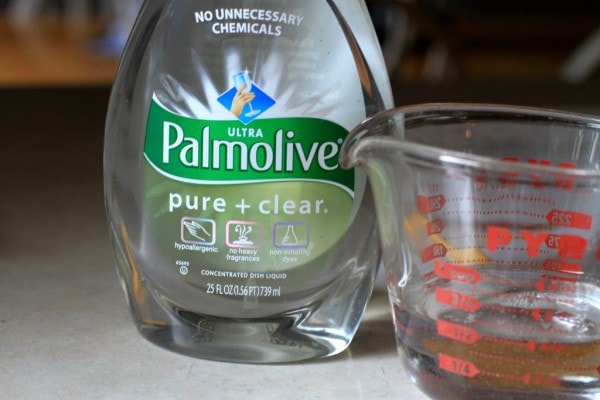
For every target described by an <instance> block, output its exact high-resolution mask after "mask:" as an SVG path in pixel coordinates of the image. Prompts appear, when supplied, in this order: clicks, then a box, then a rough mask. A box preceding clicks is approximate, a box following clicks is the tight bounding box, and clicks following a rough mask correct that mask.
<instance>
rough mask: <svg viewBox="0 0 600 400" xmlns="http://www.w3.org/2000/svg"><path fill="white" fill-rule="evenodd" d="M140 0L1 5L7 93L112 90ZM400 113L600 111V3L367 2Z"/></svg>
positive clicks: (0, 77) (1, 73)
mask: <svg viewBox="0 0 600 400" xmlns="http://www.w3.org/2000/svg"><path fill="white" fill-rule="evenodd" d="M140 3H141V1H140V0H0V88H3V87H4V88H15V87H80V86H90V85H91V86H109V85H110V84H111V82H112V79H113V76H114V73H115V69H116V65H117V62H118V58H119V55H120V52H121V50H122V48H123V45H124V42H125V40H126V37H127V34H128V32H129V28H130V26H131V24H132V22H133V20H134V18H135V14H136V12H137V10H138V9H139V6H140ZM368 5H369V8H370V11H371V14H372V17H373V21H374V23H375V25H376V28H377V32H378V35H379V37H380V40H381V43H382V46H383V49H384V54H385V57H386V62H387V65H388V69H389V74H390V77H391V79H392V82H393V86H394V93H395V97H396V102H397V104H398V105H402V104H409V103H418V102H430V101H476V102H503V103H514V104H526V105H544V106H545V105H548V106H563V105H565V106H570V107H572V106H573V105H582V106H583V107H584V108H585V107H587V106H588V105H590V104H592V105H593V104H595V103H600V99H598V95H597V93H598V90H597V89H600V1H598V0H551V1H548V0H368Z"/></svg>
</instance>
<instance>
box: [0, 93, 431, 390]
mask: <svg viewBox="0 0 600 400" xmlns="http://www.w3.org/2000/svg"><path fill="white" fill-rule="evenodd" d="M104 94H105V93H104V92H100V93H96V92H95V91H92V92H90V93H85V92H84V93H76V94H75V95H72V94H67V95H61V96H59V97H57V96H56V94H55V93H54V94H53V93H52V92H51V93H50V94H49V95H48V96H50V97H44V95H42V94H36V95H35V96H33V98H25V97H24V98H22V99H17V100H15V101H12V102H11V104H10V105H9V104H7V103H6V102H5V101H4V102H3V101H2V100H3V98H2V97H1V96H0V106H1V107H3V109H4V111H0V119H2V123H3V128H0V131H2V132H3V133H2V136H3V139H2V146H0V182H1V183H2V195H1V196H0V367H1V370H2V372H1V373H0V399H2V400H3V399H128V400H131V399H139V398H144V399H146V398H150V399H196V398H201V399H211V398H215V399H264V400H268V399H282V398H284V399H286V400H293V399H344V398H348V399H395V400H397V399H407V400H423V399H426V397H425V395H423V394H422V393H421V392H420V391H419V390H418V389H417V388H416V387H415V386H414V385H413V384H412V383H410V382H409V380H408V378H407V376H406V375H405V374H404V372H403V370H402V367H401V365H400V361H399V358H398V356H397V354H396V350H395V344H394V338H393V331H392V322H391V315H390V311H389V308H388V304H387V298H386V294H385V293H384V292H383V291H382V290H377V291H376V292H375V294H374V296H373V298H372V301H371V303H370V304H369V307H368V310H367V314H366V316H365V319H364V321H363V323H362V324H361V326H360V328H359V330H358V333H357V335H356V337H355V339H354V341H353V343H352V345H351V346H350V348H349V349H348V350H347V351H345V352H344V353H343V354H341V355H339V356H336V357H333V358H329V359H325V360H321V361H314V362H306V363H300V364H292V365H267V366H264V365H261V366H256V365H242V364H228V363H220V362H214V361H204V360H198V359H194V358H189V357H185V356H181V355H177V354H173V353H170V352H168V351H166V350H163V349H161V348H159V347H157V346H155V345H153V344H150V343H149V342H147V341H145V340H144V339H143V338H142V337H141V336H140V335H139V334H138V333H137V331H136V329H135V327H134V324H133V322H132V320H131V318H130V316H129V311H128V308H127V306H126V304H125V297H124V295H123V293H122V291H121V289H120V287H119V283H118V280H117V275H116V272H115V268H114V263H113V258H112V253H111V249H110V244H109V238H108V233H107V227H106V222H105V217H104V207H103V199H102V182H101V153H102V122H103V113H104V101H105V98H103V97H101V96H100V98H95V99H94V96H98V95H104ZM52 96H54V97H52ZM27 104H32V105H34V104H37V106H36V107H31V108H29V109H28V110H27V111H24V110H25V109H26V108H27V107H26V105H27Z"/></svg>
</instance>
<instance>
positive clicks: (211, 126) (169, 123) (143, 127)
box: [105, 0, 392, 363]
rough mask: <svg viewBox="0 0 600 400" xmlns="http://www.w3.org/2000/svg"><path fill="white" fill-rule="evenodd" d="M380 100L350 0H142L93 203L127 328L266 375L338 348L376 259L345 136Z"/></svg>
mask: <svg viewBox="0 0 600 400" xmlns="http://www.w3.org/2000/svg"><path fill="white" fill-rule="evenodd" d="M391 106H392V100H391V93H390V88H389V82H388V80H387V73H386V70H385V65H384V64H383V60H382V57H381V54H380V51H379V47H378V43H377V39H376V37H375V34H374V32H373V29H372V26H371V23H370V20H369V15H368V13H367V11H366V7H365V5H364V3H363V2H362V1H358V0H356V1H355V0H353V1H345V0H344V1H325V0H319V1H317V0H312V1H306V0H256V1H247V0H227V1H207V0H204V1H201V0H197V1H173V0H171V1H161V0H149V1H146V2H145V4H144V6H143V8H142V10H141V14H140V16H139V18H138V21H137V23H136V25H135V27H134V30H133V33H132V36H131V37H130V40H129V43H128V45H127V48H126V50H125V54H124V56H123V59H122V61H121V65H120V68H119V71H118V74H117V79H116V81H115V84H114V89H113V93H112V96H111V100H110V105H109V112H108V117H107V126H106V144H105V187H106V203H107V210H108V215H109V220H110V221H109V222H110V227H111V233H112V238H113V243H114V248H115V255H116V261H117V267H118V272H119V276H120V278H121V280H122V282H123V284H124V287H125V289H126V294H127V298H128V300H129V304H130V307H131V310H132V314H133V316H134V319H135V322H136V324H137V327H138V329H139V331H140V332H141V333H142V335H143V336H145V337H146V338H147V339H149V340H150V341H152V342H154V343H156V344H158V345H161V346H163V347H166V348H168V349H171V350H173V351H176V352H179V353H183V354H187V355H191V356H195V357H201V358H208V359H216V360H223V361H235V362H255V363H272V362H288V361H297V360H302V359H308V358H315V357H324V356H328V355H332V354H336V353H339V352H340V351H342V350H344V349H345V348H346V347H347V346H348V344H349V342H350V340H351V339H352V336H353V335H354V332H355V331H356V328H357V326H358V321H360V318H361V316H362V313H363V311H364V308H365V305H366V302H367V300H368V298H369V295H370V293H371V290H372V287H373V278H374V276H375V274H376V272H377V266H378V263H379V244H378V234H377V227H376V223H375V216H374V209H373V204H372V199H371V192H370V188H369V186H368V184H367V182H366V179H365V177H364V176H362V175H361V174H360V173H359V172H354V171H347V170H343V169H341V168H340V166H339V163H338V153H339V150H340V146H341V144H342V142H343V140H344V138H345V137H346V135H347V134H348V131H349V130H350V129H351V128H352V127H353V126H355V125H356V124H358V123H359V122H360V121H361V120H363V119H364V118H365V117H367V116H368V115H370V114H373V113H374V112H377V111H380V110H382V109H385V108H389V107H391Z"/></svg>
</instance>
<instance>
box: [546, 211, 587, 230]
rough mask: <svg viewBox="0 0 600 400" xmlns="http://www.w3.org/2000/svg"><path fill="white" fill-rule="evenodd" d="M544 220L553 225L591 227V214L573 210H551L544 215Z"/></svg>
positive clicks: (579, 227) (577, 227)
mask: <svg viewBox="0 0 600 400" xmlns="http://www.w3.org/2000/svg"><path fill="white" fill-rule="evenodd" d="M546 220H548V222H550V224H552V225H555V226H566V227H568V228H576V229H585V230H590V229H591V228H592V216H591V215H588V214H583V213H578V212H575V211H565V210H552V211H550V213H548V215H547V216H546Z"/></svg>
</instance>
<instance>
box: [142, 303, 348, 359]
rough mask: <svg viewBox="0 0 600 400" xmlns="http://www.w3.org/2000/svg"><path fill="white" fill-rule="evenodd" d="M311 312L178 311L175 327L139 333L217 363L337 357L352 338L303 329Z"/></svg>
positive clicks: (148, 326)
mask: <svg viewBox="0 0 600 400" xmlns="http://www.w3.org/2000/svg"><path fill="white" fill-rule="evenodd" d="M305 314H306V313H305V312H304V311H302V310H300V311H299V312H297V313H294V314H292V313H289V314H285V315H279V316H274V317H270V318H263V319H254V318H253V319H230V318H222V317H214V316H207V315H198V314H195V313H192V312H189V311H183V310H178V311H177V317H178V320H177V321H172V324H170V325H164V324H162V325H161V324H158V323H156V324H155V323H148V322H141V323H138V325H137V327H138V331H139V332H140V333H141V335H142V336H143V337H145V338H146V339H147V340H148V341H150V342H151V343H154V344H156V345H158V346H160V347H162V348H165V349H167V350H170V351H173V352H175V353H179V354H182V355H186V356H191V357H195V358H202V359H207V360H214V361H224V362H235V363H248V364H275V363H277V364H280V363H292V362H298V361H303V360H308V359H318V358H324V357H328V356H332V355H335V354H338V353H340V352H342V351H344V350H345V349H346V348H347V347H348V345H349V344H350V339H349V338H347V337H344V336H339V335H337V336H336V335H334V334H332V332H329V331H327V330H325V329H322V330H319V329H311V330H310V331H306V330H303V329H302V327H301V326H300V323H301V322H302V321H303V320H304V319H305V318H306V315H305Z"/></svg>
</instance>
